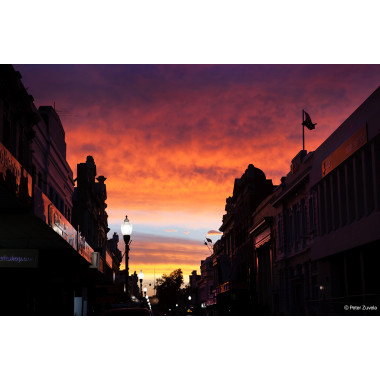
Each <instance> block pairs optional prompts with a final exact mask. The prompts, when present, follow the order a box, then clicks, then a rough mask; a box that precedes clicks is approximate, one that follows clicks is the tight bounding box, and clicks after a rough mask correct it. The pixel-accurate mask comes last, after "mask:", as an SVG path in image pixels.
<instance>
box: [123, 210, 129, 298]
mask: <svg viewBox="0 0 380 380" xmlns="http://www.w3.org/2000/svg"><path fill="white" fill-rule="evenodd" d="M121 233H122V234H123V238H124V242H125V253H124V255H125V294H126V298H127V300H128V299H129V292H128V281H129V246H130V244H131V235H132V223H130V222H129V220H128V216H127V215H126V216H125V219H124V222H123V224H122V225H121Z"/></svg>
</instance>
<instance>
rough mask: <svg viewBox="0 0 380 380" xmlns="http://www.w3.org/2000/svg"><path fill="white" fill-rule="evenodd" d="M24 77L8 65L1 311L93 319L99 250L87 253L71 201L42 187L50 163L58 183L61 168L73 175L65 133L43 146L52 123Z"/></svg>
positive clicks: (2, 105) (0, 121)
mask: <svg viewBox="0 0 380 380" xmlns="http://www.w3.org/2000/svg"><path fill="white" fill-rule="evenodd" d="M20 79H21V75H20V74H19V73H18V72H16V71H15V70H14V69H13V67H12V66H10V65H2V66H0V314H2V315H72V314H86V313H87V299H86V292H87V274H88V267H89V263H91V259H92V257H91V250H90V249H87V250H84V251H81V252H79V250H78V244H77V242H78V240H77V233H76V230H75V229H74V228H73V227H72V226H71V224H70V223H69V221H68V220H67V219H66V218H65V216H64V215H63V213H61V211H60V210H62V211H63V212H64V210H65V207H64V204H62V202H59V199H58V198H55V197H54V199H52V200H50V199H49V197H48V195H47V194H45V191H48V189H47V187H46V186H45V188H43V185H42V178H41V181H40V183H39V184H38V183H35V181H36V170H35V169H36V168H37V167H38V168H39V169H41V168H43V167H44V163H43V160H44V159H45V158H46V160H47V161H48V168H47V170H48V172H45V173H46V178H49V179H50V180H51V181H52V183H53V182H54V180H53V176H55V175H56V173H54V171H53V169H52V168H53V167H54V168H55V169H57V168H58V171H59V170H62V169H66V174H67V175H68V176H70V173H71V170H70V168H69V167H68V165H67V163H66V161H65V160H62V159H64V155H62V154H61V153H62V152H61V153H60V154H59V155H57V154H56V152H55V151H54V144H55V141H56V140H57V138H56V137H57V136H55V135H54V134H51V135H49V136H48V137H47V139H50V140H51V141H50V148H51V150H50V151H49V149H48V148H47V146H48V145H49V144H48V143H47V142H46V139H45V142H44V141H43V140H44V136H43V134H44V133H45V132H46V131H44V128H45V127H46V125H45V124H44V123H45V121H44V120H43V118H41V116H40V114H39V113H38V112H37V109H36V108H35V106H34V104H33V98H32V97H31V96H30V95H28V93H27V91H26V90H25V88H24V86H23V85H22V83H21V80H20ZM60 127H61V126H60ZM52 128H53V126H52ZM61 142H62V140H61ZM59 143H60V142H59V141H58V145H59ZM50 170H52V171H53V172H52V173H50ZM41 177H42V175H41ZM64 177H65V174H62V176H61V177H59V175H58V179H57V180H59V181H61V182H60V183H59V184H58V187H59V186H63V187H64V186H67V187H68V192H67V193H65V200H66V204H67V205H68V206H70V202H71V201H70V185H71V186H72V181H71V184H70V181H69V178H66V180H67V182H65V178H64ZM37 178H38V175H37ZM71 179H72V178H71ZM38 185H41V187H39V186H38ZM78 253H79V254H78ZM78 289H79V290H78ZM79 292H80V294H79Z"/></svg>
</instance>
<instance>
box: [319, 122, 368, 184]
mask: <svg viewBox="0 0 380 380" xmlns="http://www.w3.org/2000/svg"><path fill="white" fill-rule="evenodd" d="M366 142H367V125H366V124H365V125H363V127H361V128H360V129H359V130H358V131H356V132H355V133H354V134H353V135H352V136H351V137H350V138H349V139H347V140H346V141H345V142H344V143H343V144H342V145H341V146H340V147H339V148H338V149H336V150H335V151H334V152H333V153H332V154H330V156H328V157H327V158H326V159H325V160H324V161H323V162H322V178H323V177H324V176H326V175H327V174H328V173H330V172H331V171H332V170H334V169H335V168H336V167H337V166H339V165H340V164H341V163H342V162H343V161H344V160H346V159H347V158H348V157H350V156H351V155H352V154H353V153H355V152H356V151H357V150H358V149H359V148H361V147H362V146H363V145H364V144H365V143H366Z"/></svg>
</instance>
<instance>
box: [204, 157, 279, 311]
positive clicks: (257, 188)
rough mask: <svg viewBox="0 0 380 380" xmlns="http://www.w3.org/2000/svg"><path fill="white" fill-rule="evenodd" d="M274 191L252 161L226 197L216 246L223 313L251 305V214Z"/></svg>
mask: <svg viewBox="0 0 380 380" xmlns="http://www.w3.org/2000/svg"><path fill="white" fill-rule="evenodd" d="M272 191H273V184H272V180H267V179H266V177H265V174H264V173H263V172H262V171H261V170H260V169H258V168H255V167H254V166H253V165H252V164H250V165H249V166H248V168H247V170H246V171H245V173H244V174H243V175H242V177H241V178H237V179H235V183H234V189H233V195H232V197H228V198H227V199H226V207H225V209H226V214H225V215H224V216H223V223H222V225H221V227H220V231H222V232H223V236H222V238H221V240H220V241H218V242H216V244H215V245H214V253H213V255H212V256H211V261H212V263H213V265H214V279H215V280H216V282H215V285H214V286H215V297H216V299H217V302H216V304H217V306H216V307H215V306H214V307H213V308H216V309H218V310H219V313H221V314H230V313H231V314H244V313H248V312H250V309H251V308H252V303H253V299H252V291H253V289H254V288H255V277H254V265H253V255H252V252H253V248H252V243H251V238H250V234H249V229H250V227H251V223H252V222H251V220H252V213H253V212H254V210H256V208H257V207H258V205H259V204H260V202H261V201H262V200H263V199H264V198H265V197H266V196H268V194H271V193H272Z"/></svg>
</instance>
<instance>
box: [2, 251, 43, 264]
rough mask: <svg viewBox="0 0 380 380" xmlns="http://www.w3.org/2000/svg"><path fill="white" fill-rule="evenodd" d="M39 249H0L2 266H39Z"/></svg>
mask: <svg viewBox="0 0 380 380" xmlns="http://www.w3.org/2000/svg"><path fill="white" fill-rule="evenodd" d="M37 267H38V250H36V249H0V268H37Z"/></svg>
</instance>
